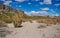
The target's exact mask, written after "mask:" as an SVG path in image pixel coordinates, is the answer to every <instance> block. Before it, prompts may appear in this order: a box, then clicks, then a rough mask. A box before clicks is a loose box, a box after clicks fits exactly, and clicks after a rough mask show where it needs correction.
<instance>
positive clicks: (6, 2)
mask: <svg viewBox="0 0 60 38" xmlns="http://www.w3.org/2000/svg"><path fill="white" fill-rule="evenodd" d="M11 2H12V1H4V4H5V5H9V4H10V3H11Z"/></svg>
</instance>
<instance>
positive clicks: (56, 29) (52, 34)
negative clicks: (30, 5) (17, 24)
mask: <svg viewBox="0 0 60 38" xmlns="http://www.w3.org/2000/svg"><path fill="white" fill-rule="evenodd" d="M40 25H45V27H44V28H38V27H39V26H40ZM22 26H23V27H22V28H14V27H13V26H12V27H9V30H10V31H12V33H11V34H8V35H7V36H6V38H60V24H56V25H53V24H51V25H50V26H46V24H44V23H40V24H39V23H37V22H36V21H33V23H30V22H23V23H22Z"/></svg>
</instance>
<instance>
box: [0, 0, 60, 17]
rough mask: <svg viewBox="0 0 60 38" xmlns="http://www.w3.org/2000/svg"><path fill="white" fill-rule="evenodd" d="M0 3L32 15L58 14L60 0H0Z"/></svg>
mask: <svg viewBox="0 0 60 38" xmlns="http://www.w3.org/2000/svg"><path fill="white" fill-rule="evenodd" d="M0 3H3V4H5V5H9V6H11V7H12V8H15V9H19V10H22V11H24V13H25V14H27V15H34V16H46V15H50V16H59V15H60V0H0Z"/></svg>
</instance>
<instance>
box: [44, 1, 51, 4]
mask: <svg viewBox="0 0 60 38" xmlns="http://www.w3.org/2000/svg"><path fill="white" fill-rule="evenodd" d="M51 3H52V1H51V0H44V4H51Z"/></svg>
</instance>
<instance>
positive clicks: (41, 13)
mask: <svg viewBox="0 0 60 38" xmlns="http://www.w3.org/2000/svg"><path fill="white" fill-rule="evenodd" d="M25 14H27V15H29V16H44V15H48V12H46V11H31V12H29V13H28V12H25Z"/></svg>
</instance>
